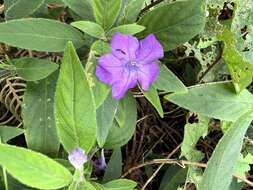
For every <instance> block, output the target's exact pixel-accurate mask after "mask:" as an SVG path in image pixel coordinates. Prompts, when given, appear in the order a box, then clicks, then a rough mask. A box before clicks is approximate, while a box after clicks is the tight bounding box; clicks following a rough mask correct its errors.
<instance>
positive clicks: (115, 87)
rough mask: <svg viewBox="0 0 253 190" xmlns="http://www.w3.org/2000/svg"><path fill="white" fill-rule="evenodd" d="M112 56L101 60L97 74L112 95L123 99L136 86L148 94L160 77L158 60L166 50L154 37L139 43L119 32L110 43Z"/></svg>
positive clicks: (150, 36)
mask: <svg viewBox="0 0 253 190" xmlns="http://www.w3.org/2000/svg"><path fill="white" fill-rule="evenodd" d="M111 48H112V53H111V54H106V55H103V56H102V57H100V59H99V61H98V64H97V68H96V75H97V77H98V78H99V80H101V81H103V82H104V83H107V84H109V85H111V86H112V96H113V97H114V98H115V99H121V98H122V97H123V96H124V95H125V93H126V92H127V90H128V89H130V88H134V87H135V86H136V85H137V84H139V85H140V87H141V88H142V90H144V91H147V90H148V89H149V87H150V86H151V84H152V83H153V82H154V81H155V80H156V78H157V76H158V74H159V65H158V64H157V63H156V62H157V60H158V59H160V58H162V57H163V56H164V52H163V48H162V46H161V44H160V43H159V42H158V41H157V39H156V38H155V36H154V35H153V34H150V35H149V36H147V37H146V38H145V39H143V40H140V41H138V39H137V38H135V37H133V36H129V35H123V34H120V33H116V34H115V35H114V36H113V38H112V41H111Z"/></svg>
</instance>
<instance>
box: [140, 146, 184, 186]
mask: <svg viewBox="0 0 253 190" xmlns="http://www.w3.org/2000/svg"><path fill="white" fill-rule="evenodd" d="M180 147H181V144H180V145H178V146H177V147H176V148H175V149H174V150H173V151H172V152H171V153H170V154H169V155H168V156H167V159H169V158H170V157H171V156H172V155H173V154H175V153H176V152H177V151H178V150H179V148H180ZM165 164H166V163H162V164H161V165H160V166H159V167H158V168H157V169H156V171H155V172H154V173H153V175H152V176H151V177H150V178H149V179H148V180H147V181H146V183H145V184H144V185H143V187H142V188H141V190H145V189H146V187H147V186H148V184H149V183H150V182H151V181H152V180H153V178H154V177H155V176H156V175H157V174H158V172H159V171H160V170H161V169H162V167H163V166H164V165H165Z"/></svg>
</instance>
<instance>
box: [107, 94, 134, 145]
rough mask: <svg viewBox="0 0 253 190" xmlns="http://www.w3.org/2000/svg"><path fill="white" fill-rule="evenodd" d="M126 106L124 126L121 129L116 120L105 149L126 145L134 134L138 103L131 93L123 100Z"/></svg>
mask: <svg viewBox="0 0 253 190" xmlns="http://www.w3.org/2000/svg"><path fill="white" fill-rule="evenodd" d="M121 101H122V102H123V104H124V108H125V109H124V110H125V115H126V116H127V117H125V121H124V122H122V123H124V126H121V127H119V124H118V123H117V122H116V121H115V120H114V123H113V126H112V128H111V130H110V132H109V134H108V137H107V139H106V143H105V145H104V148H108V149H113V148H117V147H121V146H123V145H124V144H126V143H127V142H128V141H129V140H130V138H131V137H132V136H133V134H134V130H135V126H136V120H137V110H136V101H135V99H134V98H133V97H132V95H131V94H130V93H127V94H126V96H125V97H124V98H123V99H122V100H121Z"/></svg>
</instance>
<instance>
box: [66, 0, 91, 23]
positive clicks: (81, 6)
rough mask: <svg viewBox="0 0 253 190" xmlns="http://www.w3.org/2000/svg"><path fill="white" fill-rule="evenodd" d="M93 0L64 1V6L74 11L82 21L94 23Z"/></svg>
mask: <svg viewBox="0 0 253 190" xmlns="http://www.w3.org/2000/svg"><path fill="white" fill-rule="evenodd" d="M91 1H92V0H63V2H64V4H65V5H67V6H68V7H69V8H70V9H71V10H73V11H74V12H75V13H76V14H77V15H79V16H80V17H81V19H82V20H90V21H93V20H94V17H93V12H92V6H91Z"/></svg>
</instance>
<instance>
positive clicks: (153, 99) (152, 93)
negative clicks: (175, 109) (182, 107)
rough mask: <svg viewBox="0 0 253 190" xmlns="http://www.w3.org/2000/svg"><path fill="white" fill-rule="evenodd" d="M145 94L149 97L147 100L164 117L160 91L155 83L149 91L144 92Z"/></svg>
mask: <svg viewBox="0 0 253 190" xmlns="http://www.w3.org/2000/svg"><path fill="white" fill-rule="evenodd" d="M143 94H144V96H145V97H146V98H147V100H148V101H149V102H150V103H151V104H152V105H153V106H154V107H155V109H156V110H157V112H158V113H159V115H160V116H161V117H162V118H163V114H164V113H163V108H162V105H161V102H160V98H159V95H158V92H157V90H156V88H155V86H154V85H152V86H151V87H150V89H149V91H147V92H144V91H143Z"/></svg>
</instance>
